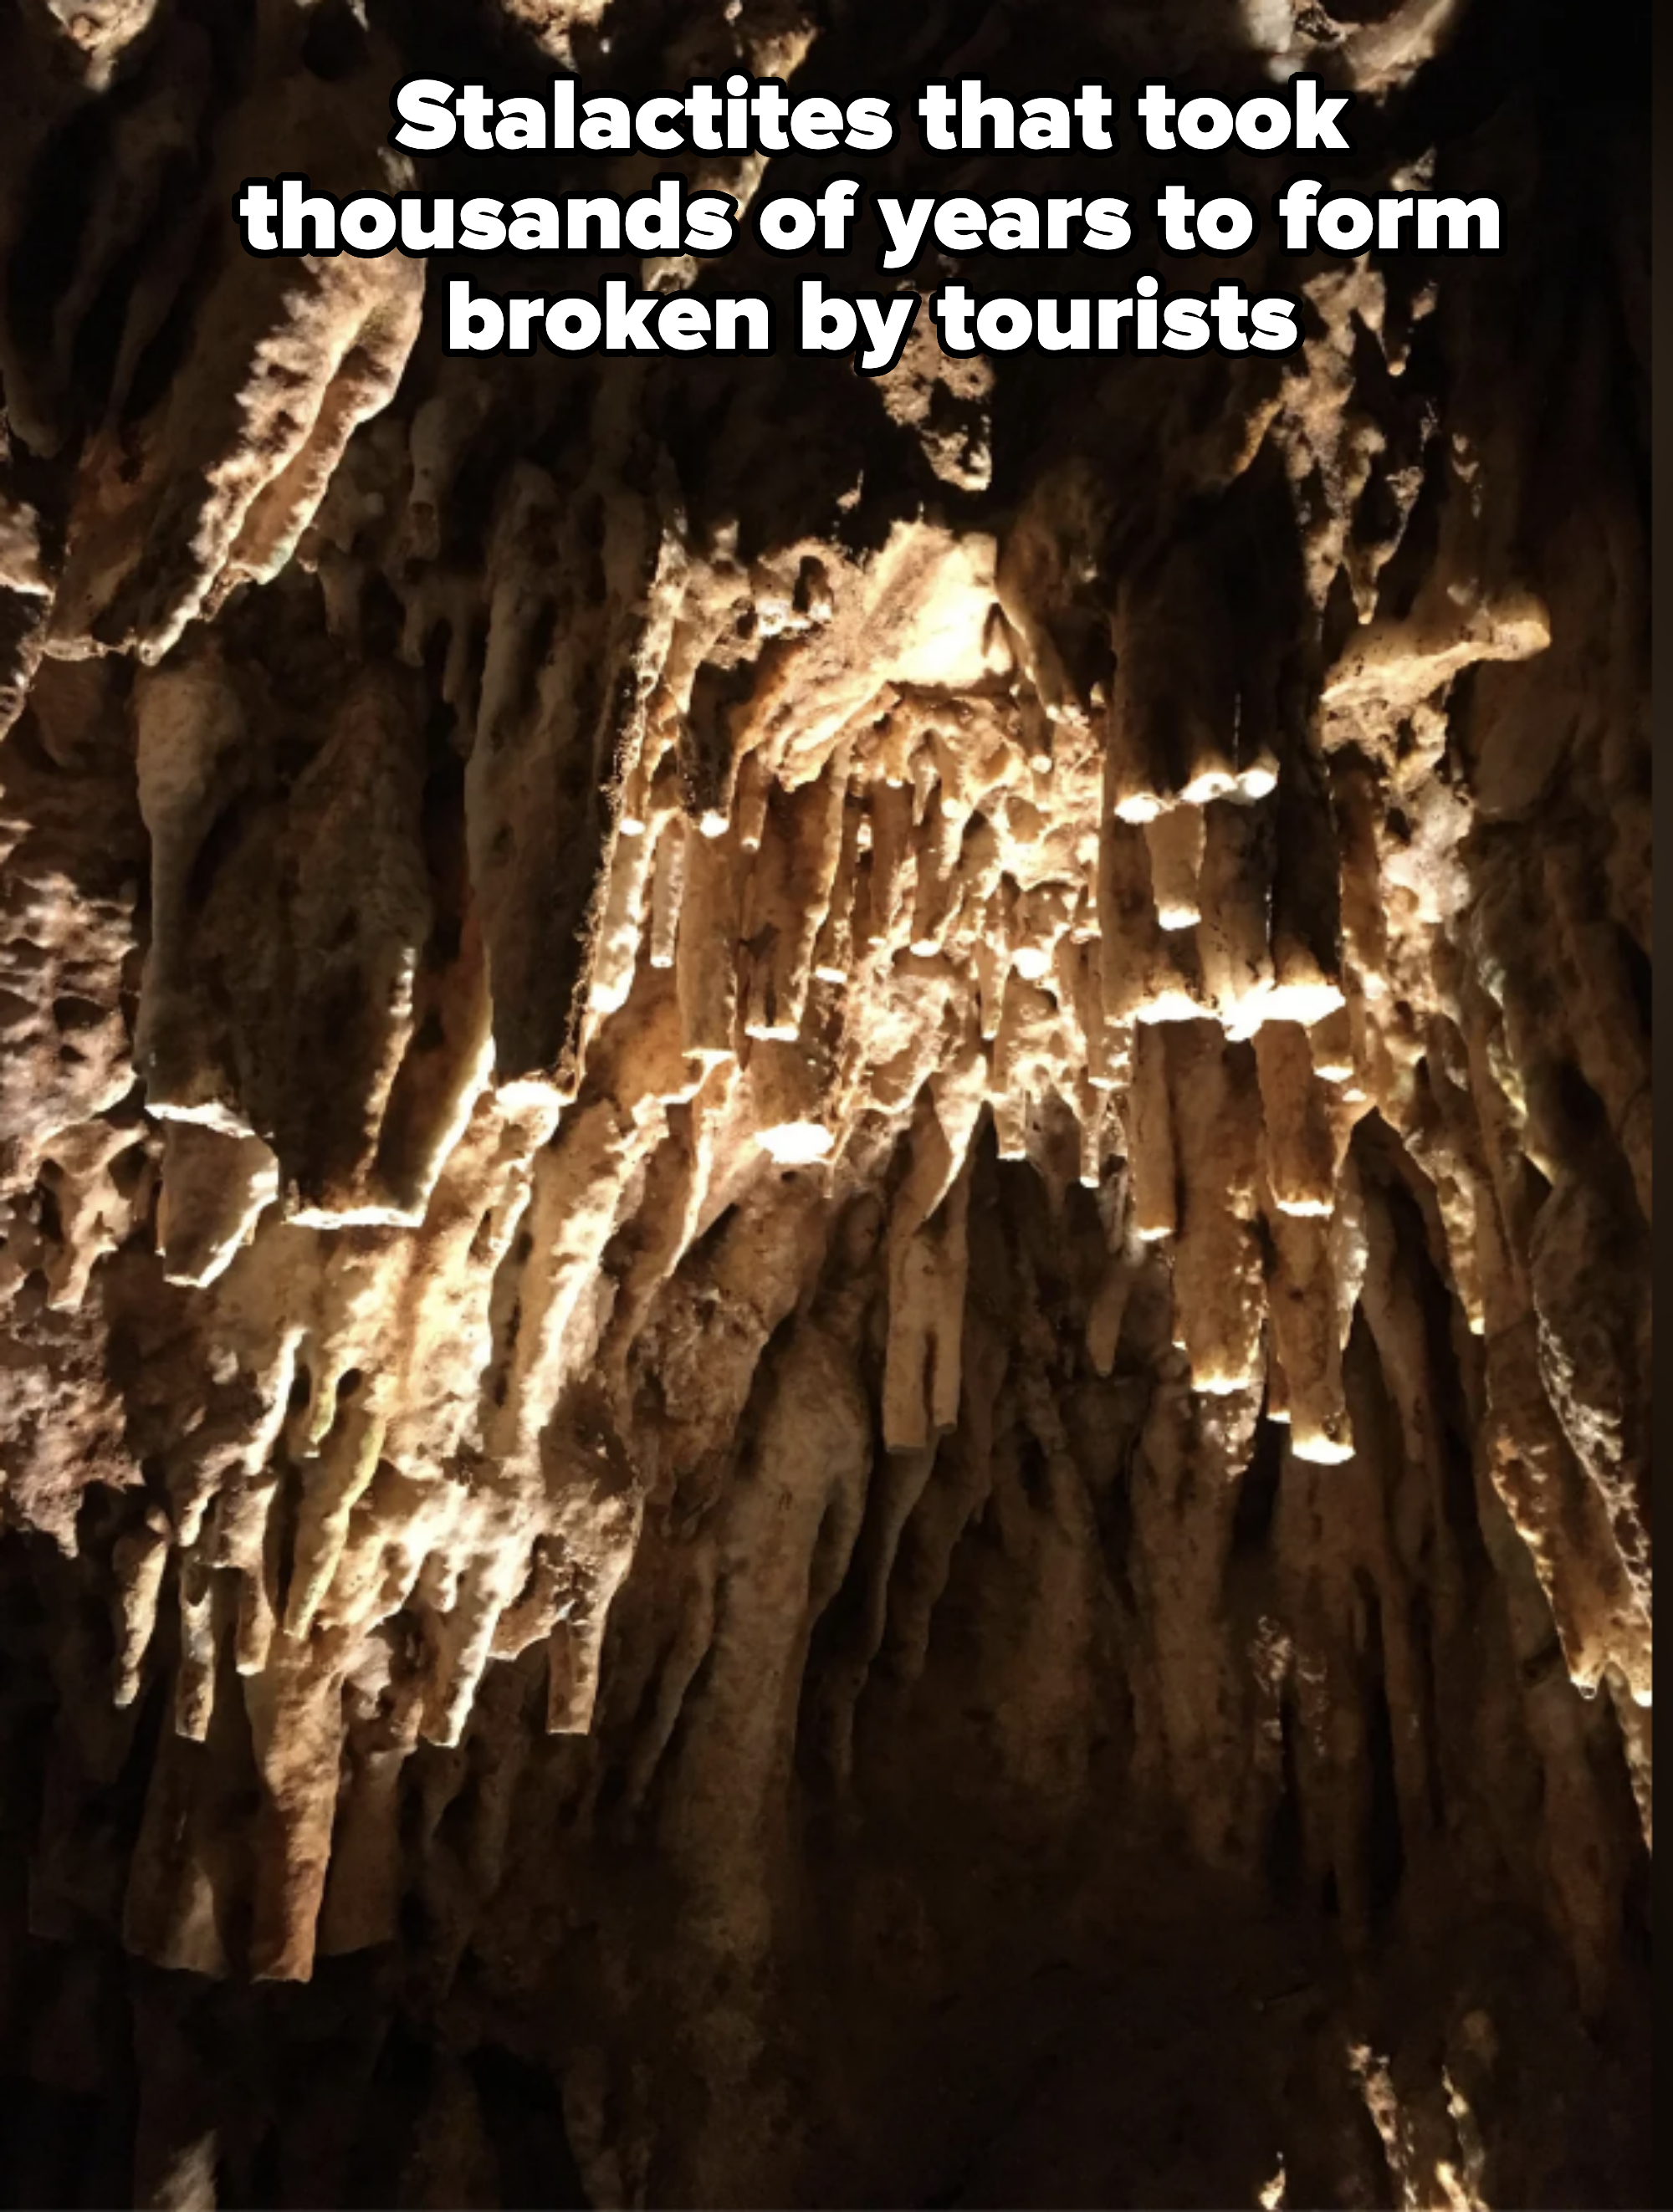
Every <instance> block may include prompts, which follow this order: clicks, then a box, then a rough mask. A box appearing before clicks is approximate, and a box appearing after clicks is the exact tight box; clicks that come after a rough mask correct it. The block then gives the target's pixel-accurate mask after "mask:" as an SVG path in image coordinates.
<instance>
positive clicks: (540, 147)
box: [389, 70, 895, 154]
mask: <svg viewBox="0 0 1673 2212" xmlns="http://www.w3.org/2000/svg"><path fill="white" fill-rule="evenodd" d="M390 106H392V108H393V109H394V111H395V118H396V122H395V128H394V129H393V130H392V131H391V132H390V134H389V138H390V143H391V144H392V145H395V146H398V147H400V148H401V149H402V150H403V152H405V153H408V154H440V153H441V152H443V151H444V150H445V149H447V147H449V146H452V145H453V144H454V143H458V144H459V145H461V146H464V147H465V148H467V149H469V150H470V151H471V152H472V153H476V154H540V153H553V154H628V153H632V152H633V151H634V150H635V149H637V150H638V151H639V152H641V153H646V154H680V153H684V152H686V151H687V150H688V149H695V150H696V151H697V153H700V154H788V153H790V152H792V151H799V152H800V153H804V154H835V153H837V152H839V151H846V152H848V153H850V154H880V153H882V152H883V151H884V150H885V149H886V148H887V147H889V146H890V145H891V144H892V143H893V141H894V135H895V132H894V125H893V124H892V122H891V120H890V117H889V103H888V101H887V100H882V99H879V97H878V96H877V95H876V94H872V93H861V94H860V95H859V96H858V98H856V99H854V100H846V101H843V100H827V99H825V98H824V96H823V95H822V94H818V93H807V94H801V95H799V96H798V97H797V98H795V99H794V100H793V99H792V98H791V97H790V95H789V94H788V93H787V92H786V91H785V89H784V87H783V85H782V82H780V80H779V79H778V78H777V77H750V76H745V75H744V74H743V72H742V71H741V70H733V73H732V75H731V76H728V77H727V79H726V80H725V82H724V84H723V85H720V84H716V83H715V80H714V79H713V78H709V77H704V78H698V79H697V80H695V81H694V82H691V83H690V84H688V85H687V86H686V88H685V89H684V92H683V93H658V94H654V96H653V97H652V98H650V99H648V100H635V101H629V100H619V99H617V97H616V95H615V94H613V93H607V92H600V93H593V94H589V95H587V97H585V98H583V97H582V95H581V87H580V84H579V83H578V82H577V81H576V79H575V78H574V77H572V76H556V77H554V78H553V79H552V82H551V93H550V95H549V97H548V98H547V99H545V100H535V99H532V98H531V97H530V96H528V95H527V94H509V95H508V96H507V97H506V98H504V99H502V100H496V99H495V97H494V96H493V94H491V93H490V91H489V90H488V88H487V87H486V86H485V85H480V84H465V85H455V84H451V83H449V82H447V79H446V78H445V77H439V76H410V77H408V78H407V80H406V82H405V83H404V84H398V85H397V86H396V88H395V89H394V91H393V92H392V94H391V95H390Z"/></svg>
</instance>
